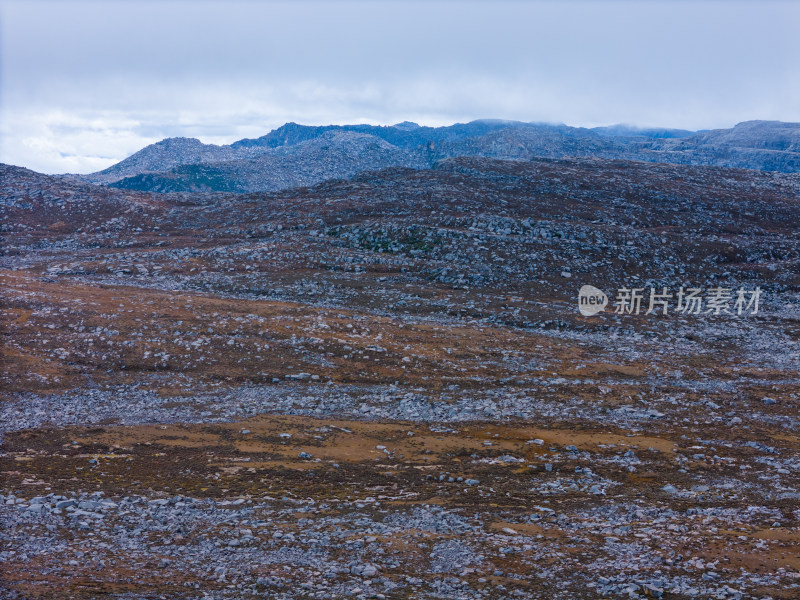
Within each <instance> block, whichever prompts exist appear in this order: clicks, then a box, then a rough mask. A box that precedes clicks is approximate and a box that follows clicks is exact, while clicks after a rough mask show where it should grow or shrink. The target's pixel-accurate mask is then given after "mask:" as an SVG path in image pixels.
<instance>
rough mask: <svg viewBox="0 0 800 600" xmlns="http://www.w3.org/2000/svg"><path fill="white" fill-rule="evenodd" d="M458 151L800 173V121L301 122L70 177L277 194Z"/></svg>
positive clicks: (147, 151) (149, 151)
mask: <svg viewBox="0 0 800 600" xmlns="http://www.w3.org/2000/svg"><path fill="white" fill-rule="evenodd" d="M455 156H479V157H487V158H498V159H522V160H530V159H532V158H535V157H550V158H564V157H570V156H596V157H599V158H619V159H625V160H634V161H643V162H661V163H675V164H691V165H710V166H724V167H735V168H747V169H754V170H765V171H778V172H787V173H796V172H800V123H788V122H781V121H763V120H762V121H758V120H756V121H744V122H742V123H738V124H737V125H735V126H734V127H732V128H728V129H714V130H703V131H696V132H692V131H688V130H682V129H670V128H638V127H635V126H630V125H613V126H609V127H594V128H583V127H572V126H568V125H564V124H549V123H535V122H530V123H525V122H521V121H503V120H495V119H481V120H476V121H471V122H468V123H455V124H453V125H448V126H442V127H428V126H422V125H418V124H416V123H412V122H410V121H404V122H402V123H398V124H396V125H388V126H384V125H367V124H355V125H301V124H298V123H294V122H290V123H286V124H284V125H282V126H281V127H278V128H276V129H274V130H272V131H270V132H269V133H267V134H265V135H263V136H261V137H258V138H243V139H241V140H237V141H235V142H233V143H231V144H227V145H215V144H204V143H203V142H201V141H200V140H198V139H196V138H184V137H176V138H166V139H164V140H161V141H159V142H156V143H154V144H151V145H149V146H146V147H145V148H142V149H141V150H139V151H138V152H136V153H134V154H132V155H131V156H129V157H127V158H126V159H124V160H122V161H120V162H119V163H117V164H115V165H112V166H111V167H109V168H107V169H104V170H103V171H99V172H97V173H90V174H87V175H70V174H67V175H64V177H67V178H71V179H76V180H79V181H84V182H88V183H94V184H102V185H111V186H113V187H118V188H125V189H134V190H141V191H235V192H252V191H270V190H276V189H284V188H286V187H294V186H296V185H310V184H314V183H317V182H319V181H323V180H325V179H328V178H342V177H345V178H346V177H351V176H352V175H354V174H356V173H358V172H360V171H371V170H376V169H381V168H385V167H388V166H398V167H411V168H426V167H431V166H432V165H433V164H434V162H435V161H437V160H441V159H443V158H448V157H455Z"/></svg>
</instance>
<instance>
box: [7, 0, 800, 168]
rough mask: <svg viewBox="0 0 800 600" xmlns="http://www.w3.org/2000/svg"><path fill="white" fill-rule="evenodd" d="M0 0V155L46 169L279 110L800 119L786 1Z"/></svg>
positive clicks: (646, 120)
mask: <svg viewBox="0 0 800 600" xmlns="http://www.w3.org/2000/svg"><path fill="white" fill-rule="evenodd" d="M0 11H2V12H0V17H2V18H0V24H1V25H0V26H1V27H2V31H0V44H2V46H1V47H0V60H1V61H2V64H0V135H2V146H0V160H2V161H4V162H11V163H14V164H22V165H25V166H29V167H32V168H35V169H39V170H44V171H48V172H57V171H88V170H95V169H97V168H101V167H102V166H107V165H108V164H111V163H113V162H116V161H117V160H120V159H122V158H124V157H125V156H127V155H129V154H130V153H132V152H134V151H135V150H138V149H139V148H141V147H142V146H144V145H146V144H148V143H152V142H153V141H157V140H158V139H161V138H163V137H168V136H189V137H198V138H200V139H201V140H203V141H204V142H214V143H227V142H231V141H234V140H235V139H239V138H241V137H245V136H247V137H254V136H259V135H263V134H264V133H266V132H267V131H268V130H269V129H271V128H273V127H276V126H279V125H281V124H283V123H284V122H286V121H296V122H302V123H308V124H325V123H346V122H369V123H376V124H377V123H380V124H390V123H395V122H398V121H403V120H406V119H408V120H414V121H418V122H421V123H424V124H430V125H441V124H449V123H453V122H456V121H467V120H471V119H475V118H486V117H496V118H508V119H519V120H524V121H551V122H565V123H568V124H571V125H580V126H593V125H603V124H611V123H615V122H626V123H634V124H640V125H654V126H674V127H685V128H691V129H697V128H710V127H727V126H731V125H733V124H735V123H736V122H738V121H742V120H746V119H753V118H764V119H780V120H800V83H797V82H800V49H798V46H797V45H796V44H795V43H793V40H795V39H797V37H798V34H800V31H798V25H797V24H798V23H800V5H797V4H796V3H789V2H760V3H758V4H755V3H737V2H725V3H716V2H702V3H698V2H668V1H655V0H654V1H652V2H639V3H634V2H578V1H568V2H492V3H488V2H449V1H445V2H425V3H422V2H322V1H318V2H291V3H289V2H225V3H223V2H199V3H195V2H192V3H189V2H181V1H172V2H135V3H134V2H114V3H108V2H99V1H94V2H41V1H39V2H37V1H35V0H28V1H27V2H19V1H8V0H6V1H2V0H0Z"/></svg>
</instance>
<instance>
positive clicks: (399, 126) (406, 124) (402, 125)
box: [392, 121, 420, 131]
mask: <svg viewBox="0 0 800 600" xmlns="http://www.w3.org/2000/svg"><path fill="white" fill-rule="evenodd" d="M392 127H394V128H395V129H403V130H405V131H411V130H412V129H420V125H419V124H417V123H414V122H413V121H403V122H402V123H395V124H394V125H392Z"/></svg>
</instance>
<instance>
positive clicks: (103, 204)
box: [0, 122, 800, 600]
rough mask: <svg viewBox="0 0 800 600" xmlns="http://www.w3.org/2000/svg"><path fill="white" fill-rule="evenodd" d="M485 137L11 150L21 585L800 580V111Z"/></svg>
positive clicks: (752, 587) (721, 592)
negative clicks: (91, 158) (594, 300)
mask: <svg viewBox="0 0 800 600" xmlns="http://www.w3.org/2000/svg"><path fill="white" fill-rule="evenodd" d="M470 126H474V127H477V128H478V129H481V128H483V130H481V131H477V132H476V133H475V134H474V135H464V136H461V137H459V135H460V134H458V135H456V133H453V132H452V131H451V132H449V133H448V132H446V131H439V130H435V133H436V135H439V136H440V137H438V138H435V139H433V138H432V137H431V136H432V135H433V134H432V132H430V131H418V129H422V128H417V127H415V126H413V125H412V124H401V125H399V126H395V127H394V128H377V129H378V133H381V132H382V134H381V135H378V134H377V133H376V132H375V131H373V130H364V131H361V130H349V129H344V128H339V129H337V130H326V131H321V132H316V131H314V132H311V131H308V130H307V129H304V128H301V127H299V126H295V127H288V126H287V129H286V130H285V131H283V132H280V133H277V134H275V132H273V133H274V135H273V134H270V135H269V136H265V138H260V139H259V140H247V141H243V142H242V143H241V144H239V143H237V144H238V145H237V144H234V145H232V146H231V147H229V149H223V150H221V151H220V150H214V149H209V148H207V147H205V146H198V145H197V144H194V143H193V142H189V141H184V142H180V143H178V145H179V146H180V147H181V148H182V150H181V152H185V156H186V160H187V161H195V162H186V163H181V162H180V160H179V161H177V162H173V163H172V164H170V165H169V166H164V165H163V163H160V162H159V161H161V160H167V159H166V158H164V159H160V158H155V159H154V160H153V162H150V163H147V164H148V165H149V166H148V167H147V168H146V169H145V168H144V167H141V168H142V169H143V170H142V171H141V172H138V173H137V172H136V169H138V168H140V167H138V166H133V167H132V169H133V170H127V171H125V172H124V173H122V171H119V172H117V173H116V174H114V177H116V176H119V175H124V176H125V177H129V178H139V179H138V181H141V182H147V185H144V184H143V185H142V186H141V187H148V186H152V187H153V188H154V189H171V190H182V189H183V188H182V187H181V185H178V184H175V185H174V186H172V187H170V185H171V184H170V185H167V184H166V183H165V182H169V181H185V180H188V178H190V177H194V178H195V179H192V181H193V182H194V183H193V184H192V186H189V187H192V189H194V188H195V187H196V188H197V189H198V190H206V191H191V190H185V189H184V190H183V191H175V192H169V193H157V192H154V191H150V190H134V189H129V188H127V187H125V186H124V185H121V186H120V187H119V188H115V187H110V186H103V185H94V184H91V183H87V182H82V181H77V180H74V179H70V178H64V177H51V176H46V175H41V174H38V173H33V172H31V171H28V170H25V169H21V168H18V167H12V166H2V167H0V203H1V204H0V206H2V211H1V216H2V221H1V222H0V226H1V227H2V229H1V231H0V234H1V235H2V238H3V245H2V248H3V253H2V256H0V286H2V288H1V289H2V297H3V305H2V312H0V315H2V323H3V326H2V330H1V331H0V333H2V336H3V338H2V352H3V360H2V365H0V366H1V367H2V372H0V383H1V384H2V385H0V389H2V392H0V436H2V441H1V442H0V481H1V482H2V492H1V493H2V496H1V497H0V597H3V598H14V599H22V598H25V599H28V598H35V599H50V598H79V599H87V600H88V599H89V598H128V599H133V598H137V599H138V598H170V599H172V598H186V599H190V598H191V599H195V598H196V599H200V598H219V599H222V598H236V599H239V598H264V597H268V598H285V599H289V598H292V599H294V598H298V599H302V598H309V599H310V598H318V599H322V598H330V599H338V598H358V599H362V598H363V599H366V598H390V599H411V598H420V599H421V598H426V599H427V598H443V599H479V598H490V599H500V598H503V599H505V598H542V599H544V598H563V599H572V598H664V599H669V598H676V599H677V598H681V599H683V598H685V599H689V598H715V599H717V598H718V599H723V598H735V599H741V598H758V599H766V598H772V599H776V600H777V599H785V600H789V599H792V598H797V597H798V596H800V419H799V418H798V405H799V404H800V319H799V318H798V307H800V297H798V291H799V290H800V230H798V227H797V223H798V220H799V219H800V176H798V175H797V174H794V173H791V172H790V173H781V172H774V171H769V170H752V169H749V170H748V169H735V168H728V167H715V166H693V165H687V164H674V163H680V162H692V161H693V160H694V159H692V160H691V161H690V160H688V159H687V161H681V160H677V159H676V160H671V161H670V162H671V163H673V164H661V163H647V162H635V161H630V160H622V159H611V158H602V157H598V155H601V156H602V155H603V153H605V152H611V153H616V152H618V148H619V147H623V150H624V151H625V152H628V151H629V149H630V148H631V147H633V146H632V145H634V144H638V145H639V146H640V147H641V148H642V152H645V151H647V152H652V153H653V155H652V156H651V158H652V159H653V160H655V157H656V153H661V152H669V153H671V155H672V154H680V153H685V155H686V156H689V155H690V154H691V153H692V152H693V151H694V150H692V148H694V147H695V146H693V145H692V144H699V143H700V141H698V140H700V138H702V139H703V140H709V141H707V142H703V143H704V144H705V143H708V144H715V145H718V146H720V147H722V146H723V145H725V144H729V145H731V146H732V147H733V146H735V145H737V144H740V146H737V147H740V148H750V149H751V150H752V153H751V154H748V153H747V152H745V154H746V155H747V156H748V157H750V158H752V157H754V156H762V154H763V153H774V152H780V153H785V155H782V156H783V159H782V160H786V161H791V160H792V159H791V155H792V154H793V153H794V152H795V151H796V147H795V146H793V145H792V144H794V143H795V142H792V141H791V140H793V139H795V138H793V137H792V136H793V135H796V133H792V132H793V131H796V129H792V127H791V126H786V127H785V128H784V129H786V130H787V133H786V138H785V140H786V141H785V142H777V141H776V142H775V144H773V145H771V146H770V147H766V146H762V147H759V146H758V144H759V142H758V139H759V138H758V130H759V128H760V127H761V125H750V126H747V127H745V129H746V130H747V131H746V132H745V131H744V130H742V131H740V132H736V130H737V129H740V128H742V127H743V126H742V125H740V126H738V127H737V128H734V130H733V131H732V132H729V133H728V134H724V135H723V134H722V133H719V132H706V133H703V134H696V135H695V134H693V135H689V136H687V135H685V133H686V132H669V131H667V132H664V131H662V132H648V133H641V132H635V131H629V130H622V131H619V130H615V131H607V130H606V131H602V132H600V131H583V132H581V133H580V134H578V133H575V132H570V131H563V132H559V131H557V130H553V131H552V132H551V134H548V135H549V137H548V136H543V135H540V134H539V133H535V128H533V127H531V128H530V129H524V128H523V129H524V133H523V132H516V133H515V131H514V130H513V129H511V130H510V129H509V127H507V126H505V125H504V124H503V123H498V122H479V123H477V124H470ZM463 127H465V128H466V127H467V126H463ZM467 129H468V128H467ZM740 133H741V136H740V135H739V134H740ZM745 133H746V134H747V135H745ZM451 134H452V135H451ZM417 136H419V137H417ZM448 136H450V137H448ZM423 137H424V139H423V141H422V143H421V144H420V143H418V142H419V141H420V139H422V138H423ZM428 138H431V139H430V141H431V142H432V144H430V143H427V142H426V141H425V140H427V139H428ZM565 138H569V139H572V140H578V141H575V142H574V144H575V145H573V146H569V148H568V149H567V150H564V152H569V153H573V154H576V155H578V156H575V157H571V158H564V157H563V156H560V151H559V150H558V148H559V144H563V143H565V142H564V139H565ZM620 139H622V141H620ZM693 139H695V140H696V141H694V142H692V141H691V140H693ZM781 139H783V138H781ZM626 140H627V141H626ZM517 141H520V143H521V146H520V145H516V146H515V144H517ZM747 144H749V146H748V145H747ZM348 145H351V148H353V150H351V151H348V150H347V149H346V148H345V149H344V150H341V153H338V152H340V150H339V149H338V148H340V147H346V146H348ZM587 145H588V146H587ZM589 146H591V148H592V151H591V152H585V153H584V152H582V151H581V148H587V147H589ZM503 148H506V150H503ZM509 148H512V149H514V152H515V154H511V155H510V156H512V157H513V158H512V159H509V158H507V156H509V155H508V154H504V152H510V150H508V149H509ZM625 148H628V149H627V150H626V149H625ZM162 150H168V148H166V147H165V148H162ZM473 150H474V152H473ZM245 151H246V152H251V153H253V154H251V155H250V156H247V157H242V156H239V155H236V157H235V158H233V159H232V158H231V155H229V154H227V153H237V152H245ZM143 152H145V151H143ZM148 152H150V151H149V150H148ZM218 152H219V154H217V153H218ZM332 152H337V153H338V154H335V155H331V154H330V153H332ZM619 152H622V150H619ZM742 152H744V150H742ZM748 152H749V151H748ZM457 153H468V154H469V153H474V154H479V153H485V154H487V155H491V156H492V157H493V158H487V157H482V156H461V157H457V158H456V157H451V156H450V154H457ZM542 154H545V155H547V156H546V157H542V156H541V155H542ZM582 154H587V156H581V155H582ZM588 154H593V156H588ZM165 155H170V156H171V151H170V152H166V153H165ZM763 155H764V156H766V154H763ZM151 156H154V154H152V153H151ZM198 156H200V157H201V160H203V161H206V162H203V163H197V162H196V161H197V157H198ZM212 156H213V157H214V160H213V161H212V160H211V158H210V157H212ZM306 156H313V157H315V158H314V159H313V160H309V162H308V163H305V162H304V160H305V158H304V157H306ZM325 156H336V160H333V159H331V164H333V165H335V166H334V167H331V169H330V170H327V171H326V170H325V169H327V168H328V167H326V166H324V164H323V163H324V161H323V159H324V157H325ZM360 156H368V157H373V156H374V157H382V158H381V159H380V160H382V161H383V162H380V161H378V163H379V164H378V166H380V167H388V168H382V169H381V170H376V171H371V172H363V171H364V169H363V168H362V164H361V163H360V162H359V160H358V159H359V157H360ZM216 157H219V159H220V160H217V158H216ZM497 157H503V158H497ZM132 158H133V157H132ZM750 158H748V159H747V160H750ZM401 159H402V160H408V161H410V162H409V163H404V164H403V165H402V166H397V164H395V162H394V161H399V160H401ZM136 160H139V159H136ZM169 160H172V158H169ZM181 160H182V159H181ZM369 160H372V158H370V159H369ZM376 160H377V159H376ZM648 160H650V159H648ZM698 160H699V159H698ZM720 160H722V159H720ZM725 160H733V159H730V158H726V159H725ZM737 160H738V159H737ZM754 160H755V159H754ZM759 160H760V159H759ZM315 161H316V162H317V163H320V164H318V165H317V166H316V167H314V164H315ZM413 161H418V162H413ZM132 162H136V161H132ZM145 162H146V161H143V162H142V163H141V164H142V165H144V164H145ZM367 162H369V161H367ZM120 164H122V163H120ZM130 164H131V163H129V165H130ZM197 164H202V165H204V166H203V167H202V169H200V170H198V168H197V167H196V165H197ZM292 164H294V165H296V166H295V168H291V165H292ZM781 164H790V162H786V163H781ZM265 165H270V166H269V169H267V168H266V166H265ZM304 165H308V168H309V169H311V171H309V172H306V171H304V169H305V166H304ZM162 166H163V169H161V167H162ZM762 166H763V165H762ZM126 168H127V167H126ZM764 168H765V169H766V167H764ZM159 169H161V170H160V171H159ZM187 169H188V170H187ZM192 169H195V170H194V171H192ZM205 169H207V170H205ZM240 169H241V170H240ZM316 169H319V171H320V172H322V171H325V173H324V175H322V176H323V177H324V178H326V179H327V181H324V182H319V183H316V184H314V181H315V177H316V175H315V172H316ZM144 170H147V171H158V172H160V173H161V174H160V175H159V174H156V175H154V174H153V173H152V172H150V173H145V172H144ZM780 170H783V169H775V171H780ZM785 170H788V171H791V170H792V169H785ZM164 171H167V174H165V173H164ZM234 171H235V172H236V173H237V175H236V177H233V176H232V175H231V173H234ZM217 173H222V175H223V179H225V181H226V183H225V185H227V186H228V187H225V188H223V189H225V190H228V192H215V191H208V190H213V189H215V185H212V184H210V183H209V181H213V179H214V177H216V176H217V175H216V174H217ZM203 177H206V179H203ZM278 177H280V178H283V179H280V181H282V182H283V183H280V184H279V185H278V184H275V183H274V182H275V181H278V179H277V178H278ZM332 177H336V178H337V179H331V178H332ZM344 177H349V178H347V179H345V178H344ZM234 180H235V181H237V182H245V183H243V184H242V185H241V186H239V183H236V184H235V185H234V184H232V183H231V182H232V181H234ZM122 181H123V182H124V181H125V179H123V180H122ZM117 183H118V184H119V183H120V181H118V182H117ZM312 184H314V185H312ZM296 185H304V186H306V187H288V186H296ZM130 187H135V186H130ZM256 187H258V188H259V189H268V188H270V187H272V188H275V189H274V190H273V191H270V192H255V191H249V190H252V189H254V188H256ZM120 188H124V189H120ZM277 188H286V189H277ZM583 285H593V286H596V287H597V288H599V289H601V290H603V291H605V292H606V293H607V294H608V295H609V296H610V302H611V303H610V305H609V306H608V307H607V309H606V310H605V311H604V312H600V313H599V314H597V315H595V316H590V317H587V316H582V315H581V314H580V312H579V311H578V290H579V289H580V288H581V286H583ZM623 288H624V289H632V288H633V289H641V290H646V291H645V292H643V293H644V295H645V300H644V304H643V305H642V310H641V311H640V312H638V314H637V313H636V312H634V311H626V310H624V305H623V304H622V299H623V297H624V294H622V293H621V292H620V290H621V289H623ZM665 288H666V289H665ZM682 288H683V289H684V290H688V289H690V288H698V289H700V290H702V292H703V297H704V298H705V299H706V301H708V302H710V300H709V298H711V297H712V294H713V293H712V290H714V289H727V290H730V291H731V293H732V294H733V298H735V295H736V290H740V289H741V290H747V291H752V290H755V289H759V290H761V292H762V293H761V296H760V304H759V307H758V310H756V311H753V310H752V308H753V307H752V306H751V307H749V308H748V309H747V310H744V311H737V310H736V309H735V304H734V302H733V298H731V303H730V304H728V305H727V306H726V310H721V311H715V310H714V309H713V305H712V304H710V303H706V304H703V305H702V310H700V311H699V312H697V313H696V314H695V313H692V312H686V311H684V312H679V311H678V310H677V306H676V302H677V295H678V292H679V290H681V289H682ZM651 289H655V290H657V292H658V293H662V292H663V293H666V292H669V293H670V294H672V295H673V298H672V300H671V303H670V305H669V307H668V311H667V314H664V313H663V312H662V310H661V307H659V308H658V310H656V311H652V312H650V314H646V311H645V308H646V307H647V301H648V299H649V291H650V290H651ZM615 307H616V308H620V309H621V310H619V312H615Z"/></svg>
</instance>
